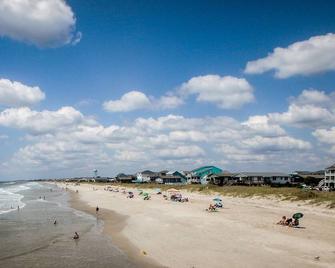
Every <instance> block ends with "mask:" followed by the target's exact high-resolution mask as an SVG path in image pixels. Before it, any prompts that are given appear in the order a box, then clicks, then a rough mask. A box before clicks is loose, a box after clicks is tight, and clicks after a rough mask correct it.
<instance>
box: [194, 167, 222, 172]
mask: <svg viewBox="0 0 335 268" xmlns="http://www.w3.org/2000/svg"><path fill="white" fill-rule="evenodd" d="M208 169H219V170H221V169H220V168H218V167H215V166H203V167H199V168H196V169H193V170H192V172H194V173H198V172H203V171H205V170H208Z"/></svg>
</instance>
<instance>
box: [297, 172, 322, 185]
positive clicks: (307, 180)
mask: <svg viewBox="0 0 335 268" xmlns="http://www.w3.org/2000/svg"><path fill="white" fill-rule="evenodd" d="M324 177H325V171H324V170H320V171H312V172H311V171H295V172H293V173H292V174H291V184H295V185H299V184H306V185H310V186H316V185H318V184H319V183H320V181H321V180H323V179H324Z"/></svg>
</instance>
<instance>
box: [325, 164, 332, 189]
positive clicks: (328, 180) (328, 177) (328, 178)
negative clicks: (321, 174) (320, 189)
mask: <svg viewBox="0 0 335 268" xmlns="http://www.w3.org/2000/svg"><path fill="white" fill-rule="evenodd" d="M324 185H325V186H326V187H329V189H331V190H333V189H335V164H334V165H332V166H330V167H327V168H326V169H325V179H324Z"/></svg>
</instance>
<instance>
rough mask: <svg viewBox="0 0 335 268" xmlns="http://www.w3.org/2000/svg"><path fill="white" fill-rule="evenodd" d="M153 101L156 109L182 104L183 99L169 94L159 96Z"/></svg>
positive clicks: (175, 106)
mask: <svg viewBox="0 0 335 268" xmlns="http://www.w3.org/2000/svg"><path fill="white" fill-rule="evenodd" d="M154 103H155V105H156V108H157V109H174V108H177V107H179V106H181V105H182V104H184V101H183V100H182V98H180V97H178V96H176V95H172V94H170V95H165V96H162V97H160V98H159V99H158V100H157V101H154Z"/></svg>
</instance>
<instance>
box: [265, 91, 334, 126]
mask: <svg viewBox="0 0 335 268" xmlns="http://www.w3.org/2000/svg"><path fill="white" fill-rule="evenodd" d="M291 99H292V100H291V103H290V105H289V107H288V111H287V112H284V113H270V114H269V115H268V116H269V119H270V121H272V122H275V123H277V124H283V125H291V126H295V127H309V128H318V127H325V126H331V125H334V124H335V110H334V107H333V102H334V94H333V93H331V94H329V95H327V94H326V93H324V92H323V91H317V90H304V91H303V92H302V93H301V94H300V95H299V96H298V97H297V98H291Z"/></svg>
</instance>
